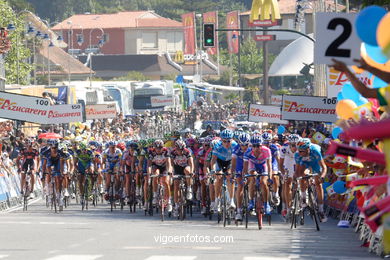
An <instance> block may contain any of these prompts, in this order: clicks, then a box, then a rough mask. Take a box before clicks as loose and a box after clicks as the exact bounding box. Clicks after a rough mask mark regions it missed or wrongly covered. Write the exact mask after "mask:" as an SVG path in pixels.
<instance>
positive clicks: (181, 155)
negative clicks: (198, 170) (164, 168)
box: [171, 139, 194, 216]
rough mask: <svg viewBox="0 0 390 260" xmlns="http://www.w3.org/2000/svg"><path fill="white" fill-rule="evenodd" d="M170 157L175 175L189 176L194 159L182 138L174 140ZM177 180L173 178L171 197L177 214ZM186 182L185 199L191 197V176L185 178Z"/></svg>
mask: <svg viewBox="0 0 390 260" xmlns="http://www.w3.org/2000/svg"><path fill="white" fill-rule="evenodd" d="M171 159H172V164H173V169H174V172H175V175H186V176H190V175H191V173H192V172H193V169H194V161H193V158H192V156H191V152H190V150H188V149H187V148H186V144H185V142H184V141H183V140H181V139H179V140H177V141H176V142H175V149H173V150H172V152H171ZM179 183H180V182H179V180H174V183H173V199H174V202H175V211H174V214H175V216H177V213H178V209H179V203H178V201H179V197H178V195H179ZM186 184H187V194H186V198H187V200H191V199H192V182H191V178H187V179H186Z"/></svg>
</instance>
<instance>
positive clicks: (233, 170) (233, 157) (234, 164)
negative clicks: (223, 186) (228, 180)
mask: <svg viewBox="0 0 390 260" xmlns="http://www.w3.org/2000/svg"><path fill="white" fill-rule="evenodd" d="M236 165H237V156H235V155H233V156H232V167H231V169H232V172H235V171H236Z"/></svg>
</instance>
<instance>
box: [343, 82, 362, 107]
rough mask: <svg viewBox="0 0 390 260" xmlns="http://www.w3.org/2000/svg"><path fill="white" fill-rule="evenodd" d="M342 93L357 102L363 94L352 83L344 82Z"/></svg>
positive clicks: (346, 97)
mask: <svg viewBox="0 0 390 260" xmlns="http://www.w3.org/2000/svg"><path fill="white" fill-rule="evenodd" d="M341 94H342V95H343V97H344V98H345V99H350V100H352V101H354V102H355V103H356V102H357V101H358V100H359V97H360V96H361V95H360V93H359V92H357V90H356V89H355V88H354V87H353V86H352V84H351V83H346V84H344V86H343V88H342V89H341Z"/></svg>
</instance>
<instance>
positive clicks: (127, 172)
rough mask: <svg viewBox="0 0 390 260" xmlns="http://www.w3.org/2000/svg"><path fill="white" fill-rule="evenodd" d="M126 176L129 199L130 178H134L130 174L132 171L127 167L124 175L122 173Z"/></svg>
mask: <svg viewBox="0 0 390 260" xmlns="http://www.w3.org/2000/svg"><path fill="white" fill-rule="evenodd" d="M121 174H124V175H125V196H126V197H129V195H130V178H132V177H133V176H132V173H131V172H130V169H128V167H127V166H125V171H124V173H121Z"/></svg>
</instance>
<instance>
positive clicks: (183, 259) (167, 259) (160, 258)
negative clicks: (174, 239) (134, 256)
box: [145, 255, 196, 260]
mask: <svg viewBox="0 0 390 260" xmlns="http://www.w3.org/2000/svg"><path fill="white" fill-rule="evenodd" d="M195 258H196V256H185V255H183V256H179V255H176V256H170V255H152V256H150V257H148V258H146V259H145V260H194V259H195Z"/></svg>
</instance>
